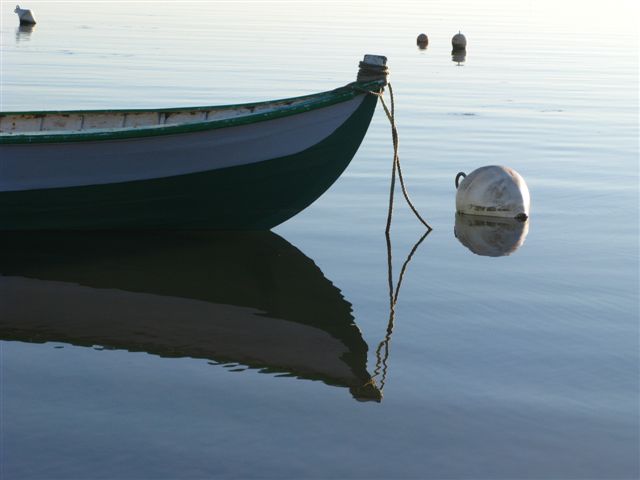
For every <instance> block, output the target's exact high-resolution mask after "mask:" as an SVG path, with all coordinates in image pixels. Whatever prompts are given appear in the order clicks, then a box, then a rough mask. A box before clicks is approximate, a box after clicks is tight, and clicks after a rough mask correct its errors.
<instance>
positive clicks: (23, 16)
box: [14, 5, 36, 25]
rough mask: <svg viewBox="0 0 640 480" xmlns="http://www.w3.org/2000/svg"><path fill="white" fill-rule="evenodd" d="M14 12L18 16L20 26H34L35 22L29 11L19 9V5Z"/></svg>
mask: <svg viewBox="0 0 640 480" xmlns="http://www.w3.org/2000/svg"><path fill="white" fill-rule="evenodd" d="M14 12H15V13H16V14H17V15H18V18H19V19H20V25H35V24H36V20H35V18H33V13H31V10H29V9H26V8H20V5H16V8H15V10H14Z"/></svg>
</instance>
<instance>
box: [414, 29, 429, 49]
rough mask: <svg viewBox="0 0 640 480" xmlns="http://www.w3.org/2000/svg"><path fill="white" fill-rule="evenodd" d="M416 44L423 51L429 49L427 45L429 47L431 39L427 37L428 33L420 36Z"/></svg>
mask: <svg viewBox="0 0 640 480" xmlns="http://www.w3.org/2000/svg"><path fill="white" fill-rule="evenodd" d="M416 43H417V44H418V47H419V48H420V49H421V50H424V49H425V48H427V45H429V37H427V34H426V33H421V34H420V35H418V39H417V40H416Z"/></svg>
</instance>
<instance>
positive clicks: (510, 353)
mask: <svg viewBox="0 0 640 480" xmlns="http://www.w3.org/2000/svg"><path fill="white" fill-rule="evenodd" d="M14 4H15V2H11V3H10V2H5V1H3V2H1V12H0V13H1V15H2V21H1V32H0V41H1V46H0V52H1V55H2V57H1V62H0V65H1V67H2V71H1V74H2V76H1V84H0V86H1V90H0V104H1V105H0V106H1V108H2V110H29V109H57V108H59V109H72V108H116V107H120V108H126V107H154V106H176V105H201V104H220V103H239V102H243V101H250V100H264V99H271V98H276V97H286V96H294V95H299V94H305V93H312V92H315V91H320V90H325V89H331V88H334V87H336V86H339V85H341V84H344V83H347V82H349V81H352V80H353V79H354V77H355V72H356V70H357V63H358V61H359V60H360V59H361V57H362V55H363V54H364V53H378V54H384V55H387V56H388V57H389V66H390V69H391V72H392V74H391V81H392V83H393V86H394V90H395V93H396V106H397V123H398V127H399V130H400V156H401V159H402V161H403V166H404V172H405V175H406V177H407V179H408V182H409V188H410V192H411V195H412V198H413V200H414V202H415V203H416V204H417V205H418V207H419V209H420V210H421V212H422V213H423V214H424V215H425V216H426V217H427V218H428V220H429V221H430V223H431V224H432V225H433V227H434V230H433V232H432V233H431V234H429V235H428V236H427V237H426V238H425V239H424V240H423V241H422V242H421V243H420V244H419V246H418V248H417V249H416V250H415V252H414V254H413V256H412V257H411V261H410V263H409V264H408V265H407V266H406V269H405V272H404V277H403V280H402V285H401V290H400V292H399V294H398V302H397V305H396V307H395V309H394V312H393V314H391V312H390V308H389V285H388V263H387V258H388V256H387V255H388V250H387V242H386V240H385V236H384V224H385V218H386V203H387V200H388V197H387V195H388V182H389V172H390V168H391V163H390V162H391V155H392V151H391V140H390V133H389V126H388V123H387V120H386V118H385V116H384V114H383V113H382V111H381V109H379V110H378V111H377V113H376V115H375V117H374V119H373V122H372V125H371V127H370V129H369V132H368V134H367V137H366V138H365V140H364V143H363V144H362V146H361V148H360V150H359V151H358V153H357V155H356V157H355V158H354V160H353V162H352V164H351V166H350V167H349V168H348V169H347V171H346V172H345V174H344V175H343V176H342V177H341V178H340V179H339V180H338V182H337V183H336V184H335V185H334V186H333V187H332V188H331V189H330V190H329V191H328V192H327V193H326V194H325V195H324V196H323V197H322V198H321V199H320V200H319V201H317V202H316V203H315V204H314V205H312V206H311V207H310V208H308V209H307V210H305V211H304V212H302V213H301V214H300V215H298V216H297V217H295V218H293V219H292V220H290V221H289V222H287V223H286V224H284V225H281V226H280V227H278V228H276V229H275V232H274V233H265V234H259V235H240V236H238V235H215V234H214V235H212V234H206V233H188V234H172V235H167V234H164V235H160V234H141V235H124V234H108V235H100V236H96V235H38V236H35V235H29V236H25V235H3V236H2V238H1V239H0V244H1V248H0V274H1V276H0V306H1V309H2V310H1V311H2V313H1V316H0V340H1V341H0V361H1V369H0V373H1V390H0V400H1V412H0V413H1V416H0V419H1V422H2V423H1V425H0V439H1V444H0V445H1V447H0V449H1V451H0V453H1V462H0V467H1V470H0V476H1V477H2V478H3V479H4V478H6V479H22V478H25V479H26V478H56V479H86V478H131V479H142V478H213V477H217V478H483V479H485V478H486V479H498V478H500V479H501V478H536V479H568V478H573V479H577V478H580V479H586V478H597V479H623V478H624V479H630V478H638V477H639V476H640V468H639V460H638V451H639V437H638V435H639V434H638V432H639V427H640V425H639V411H638V402H639V393H638V392H639V384H638V382H639V380H638V378H639V371H638V370H639V367H638V365H639V353H638V352H639V345H638V341H639V340H638V339H639V331H638V319H639V310H638V308H639V307H638V288H639V285H638V283H639V282H638V271H639V270H638V267H639V265H638V254H639V246H638V220H639V218H638V34H637V21H638V7H637V6H635V4H634V2H624V1H615V0H614V1H611V2H601V1H593V2H551V1H536V2H528V1H522V2H512V1H510V2H507V1H499V0H492V1H488V2H472V1H457V2H455V1H447V2H429V3H426V2H409V1H402V2H394V3H392V4H389V5H373V4H372V3H371V2H355V1H354V2H332V1H331V2H295V3H294V2H285V1H282V2H209V3H204V2H202V3H195V2H194V3H188V2H179V3H178V2H171V3H169V2H167V3H165V2H148V3H144V2H135V1H128V2H92V1H88V2H81V3H80V2H61V1H60V2H59V1H50V2H43V1H41V2H37V1H33V2H30V3H29V5H28V6H29V7H30V8H32V9H33V11H34V13H35V16H36V19H37V20H38V21H39V23H38V24H37V25H36V27H35V28H34V29H33V30H32V31H22V30H19V29H18V28H17V19H16V17H15V15H14V14H13V13H12V12H13V8H14V6H15V5H14ZM459 29H461V30H462V31H463V32H464V33H465V34H466V36H467V39H468V42H469V46H468V49H467V55H466V58H465V59H464V61H460V59H458V60H459V61H453V59H452V57H451V52H450V38H451V36H452V35H453V34H454V33H456V32H457V31H458V30H459ZM423 31H424V32H426V33H427V34H428V35H429V38H430V44H429V47H428V48H427V49H426V50H423V51H421V50H419V49H418V48H416V46H415V43H414V41H415V37H416V36H417V34H418V33H420V32H423ZM490 164H503V165H508V166H510V167H512V168H515V169H516V170H517V171H519V172H520V173H521V174H522V175H523V176H524V178H525V179H526V181H527V183H528V185H529V189H530V191H531V196H532V214H531V219H530V221H529V223H528V225H527V230H526V231H522V232H517V231H516V232H514V231H513V230H509V226H508V225H507V226H500V225H487V224H486V223H484V224H483V223H477V224H473V222H466V223H465V222H458V224H457V225H456V218H455V215H454V200H455V191H454V186H453V179H454V176H455V174H456V173H457V172H458V171H466V172H467V173H468V172H470V171H471V170H473V169H475V168H477V167H480V166H483V165H490ZM454 228H455V229H456V232H457V234H458V237H460V240H458V239H457V238H456V236H454ZM496 232H498V233H496ZM499 232H502V236H500V234H499ZM505 232H506V233H505ZM423 233H424V232H423V230H422V229H421V228H420V224H419V223H418V222H417V221H416V220H415V219H414V218H413V217H412V216H411V214H410V212H409V211H408V209H407V208H406V206H405V205H404V204H403V203H402V202H401V201H398V203H397V208H396V212H395V215H394V224H393V227H392V234H391V238H390V240H391V254H392V269H393V271H392V274H393V279H394V282H397V281H398V276H399V274H400V271H401V269H402V266H403V263H404V262H405V260H406V258H407V255H408V254H409V253H410V252H411V250H412V248H413V247H414V245H415V244H416V242H418V241H419V240H420V239H421V237H422V235H423ZM501 239H502V240H504V241H507V243H508V240H509V239H511V240H512V244H513V241H516V244H517V243H518V239H519V241H522V240H524V242H523V243H522V244H521V245H520V247H519V248H518V249H517V250H515V251H512V253H511V254H510V255H505V256H487V254H492V255H497V254H499V253H500V252H499V247H500V241H501ZM508 248H509V245H508V244H507V245H506V246H503V251H504V249H508ZM390 320H391V322H390ZM389 327H391V328H389ZM388 328H389V329H388ZM387 332H390V336H389V335H387ZM385 337H386V340H385ZM371 379H373V381H371V382H369V381H370V380H371ZM368 382H369V383H368Z"/></svg>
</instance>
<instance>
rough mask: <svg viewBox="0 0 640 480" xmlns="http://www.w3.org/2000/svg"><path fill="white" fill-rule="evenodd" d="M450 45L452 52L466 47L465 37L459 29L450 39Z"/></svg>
mask: <svg viewBox="0 0 640 480" xmlns="http://www.w3.org/2000/svg"><path fill="white" fill-rule="evenodd" d="M451 46H452V47H453V51H454V52H459V51H460V50H465V49H466V48H467V39H466V38H465V36H464V35H463V34H462V33H461V32H460V31H458V33H456V34H455V35H454V36H453V38H452V39H451Z"/></svg>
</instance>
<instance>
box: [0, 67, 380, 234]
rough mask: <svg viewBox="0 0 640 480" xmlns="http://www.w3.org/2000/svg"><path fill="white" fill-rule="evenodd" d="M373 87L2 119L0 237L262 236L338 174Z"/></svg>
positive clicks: (368, 109) (376, 87)
mask: <svg viewBox="0 0 640 480" xmlns="http://www.w3.org/2000/svg"><path fill="white" fill-rule="evenodd" d="M367 57H369V58H372V56H367ZM367 57H365V58H367ZM373 58H374V59H376V60H375V61H378V62H381V60H379V59H380V58H382V59H384V57H373ZM384 61H386V59H384ZM385 69H386V67H385ZM384 85H385V81H384V78H382V79H374V80H369V81H367V80H360V81H356V82H354V83H351V84H349V85H346V86H344V87H341V88H338V89H335V90H331V91H327V92H322V93H318V94H314V95H307V96H302V97H296V98H287V99H283V100H275V101H269V102H260V103H251V104H244V105H230V106H222V107H213V106H207V107H185V108H165V109H155V110H147V109H137V110H93V111H83V110H82V111H80V110H74V111H33V112H5V113H1V114H0V159H1V160H0V162H1V164H0V166H1V168H0V230H33V229H92V230H95V229H217V230H230V229H234V230H235V229H252V230H256V229H269V228H272V227H274V226H276V225H278V224H280V223H282V222H284V221H285V220H287V219H289V218H291V217H292V216H293V215H295V214H296V213H298V212H300V211H301V210H302V209H304V208H305V207H307V206H308V205H310V204H311V203H312V202H313V201H314V200H316V199H317V198H318V197H319V196H320V195H321V194H322V193H324V192H325V191H326V190H327V188H329V186H331V184H332V183H333V182H334V181H335V180H336V179H337V178H338V177H339V175H340V174H341V173H342V172H343V170H344V169H345V168H346V167H347V165H348V164H349V162H350V161H351V159H352V158H353V156H354V155H355V153H356V151H357V149H358V147H359V145H360V143H361V142H362V139H363V138H364V135H365V133H366V131H367V128H368V126H369V123H370V121H371V118H372V115H373V112H374V110H375V106H376V102H377V98H376V96H375V95H370V94H367V93H366V92H367V91H374V92H379V91H381V90H382V88H383V87H384Z"/></svg>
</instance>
